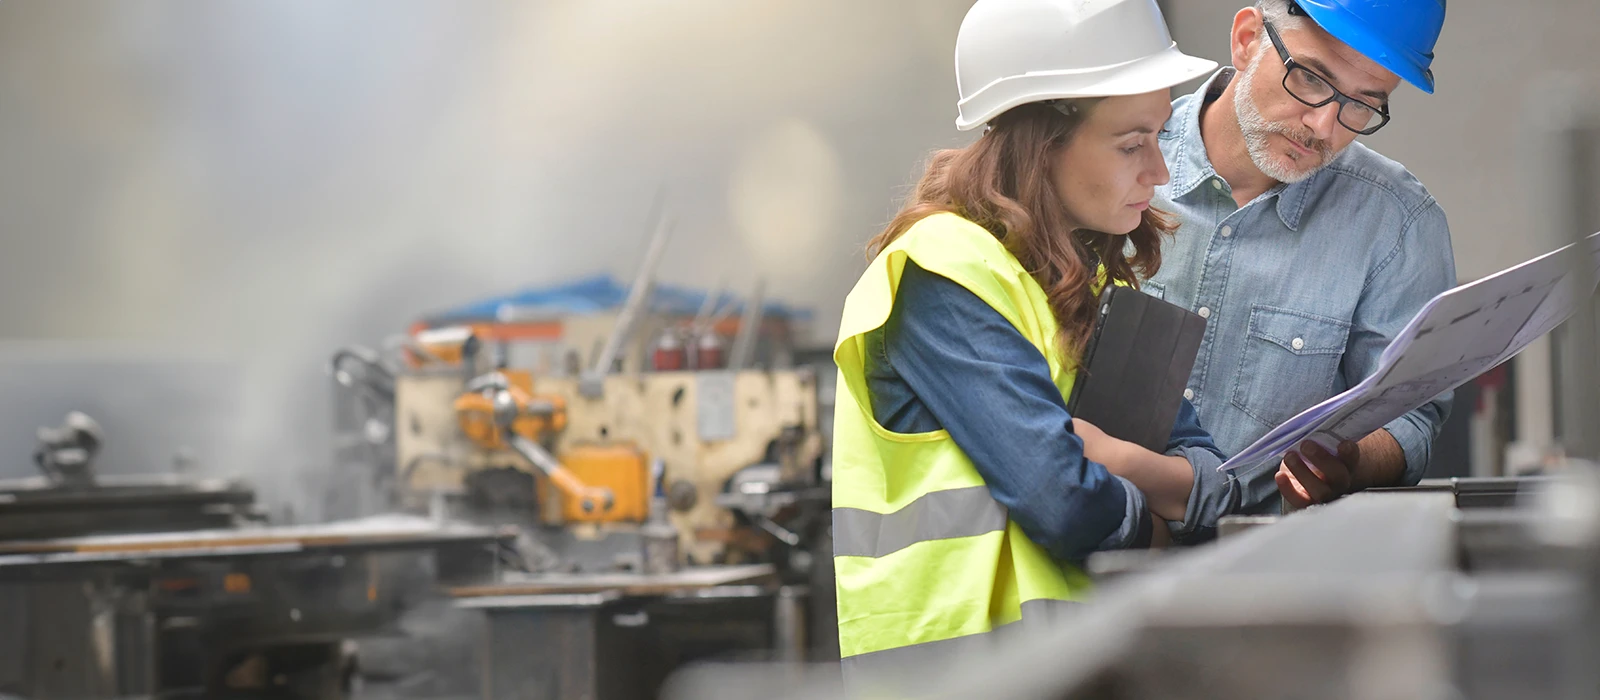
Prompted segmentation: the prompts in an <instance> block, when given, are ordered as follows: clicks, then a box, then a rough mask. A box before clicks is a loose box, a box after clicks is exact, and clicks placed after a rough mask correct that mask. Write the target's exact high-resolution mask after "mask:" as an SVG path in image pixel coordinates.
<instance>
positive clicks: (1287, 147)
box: [1233, 15, 1400, 182]
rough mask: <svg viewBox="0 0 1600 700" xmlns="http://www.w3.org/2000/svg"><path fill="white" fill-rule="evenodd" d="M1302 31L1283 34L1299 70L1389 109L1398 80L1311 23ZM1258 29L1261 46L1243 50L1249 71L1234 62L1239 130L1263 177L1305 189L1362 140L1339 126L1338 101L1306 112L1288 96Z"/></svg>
mask: <svg viewBox="0 0 1600 700" xmlns="http://www.w3.org/2000/svg"><path fill="white" fill-rule="evenodd" d="M1258 17H1259V15H1258ZM1299 25H1300V26H1296V27H1292V28H1286V27H1277V29H1278V30H1279V34H1280V35H1281V36H1282V38H1283V43H1284V46H1283V48H1284V49H1286V50H1287V51H1288V52H1289V55H1290V56H1292V57H1293V58H1294V60H1295V62H1296V63H1299V64H1300V65H1302V66H1304V67H1306V68H1309V69H1310V70H1312V71H1314V72H1315V73H1316V74H1317V75H1319V76H1321V77H1322V78H1323V79H1325V80H1327V81H1328V83H1329V84H1331V85H1333V87H1334V88H1336V89H1337V90H1339V91H1340V92H1342V93H1344V94H1346V95H1348V96H1350V97H1353V98H1355V99H1358V100H1361V101H1362V102H1365V103H1366V104H1367V105H1369V106H1372V107H1384V106H1387V104H1388V102H1389V94H1390V93H1391V92H1393V91H1394V89H1395V88H1396V87H1398V86H1399V85H1400V78H1399V76H1396V75H1395V74H1393V73H1390V72H1389V71H1388V70H1386V69H1385V68H1383V67H1382V66H1379V65H1378V64H1377V63H1375V62H1374V61H1372V60H1371V59H1369V58H1367V57H1365V56H1362V55H1361V54H1360V53H1357V52H1356V51H1355V50H1354V49H1351V48H1350V47H1348V46H1345V45H1344V44H1343V43H1341V42H1340V41H1339V40H1337V39H1334V38H1333V37H1332V36H1330V35H1329V34H1328V33H1327V32H1324V31H1322V30H1321V29H1320V28H1318V27H1317V26H1316V25H1314V24H1312V23H1311V21H1310V20H1309V19H1306V18H1300V22H1299ZM1236 26H1237V25H1236ZM1255 26H1256V32H1255V35H1256V38H1255V41H1254V42H1252V43H1251V44H1249V45H1248V47H1247V48H1245V51H1246V55H1248V56H1249V59H1248V63H1247V64H1245V65H1244V66H1242V67H1241V66H1238V63H1239V60H1238V57H1237V55H1236V58H1235V66H1236V67H1238V68H1239V75H1238V76H1237V77H1236V78H1235V80H1236V81H1237V83H1238V84H1237V85H1235V87H1234V100H1233V104H1234V110H1235V111H1236V112H1237V113H1238V117H1239V128H1240V130H1241V131H1242V132H1243V133H1244V140H1245V146H1246V147H1247V148H1248V149H1249V151H1250V159H1251V160H1252V161H1254V162H1255V165H1256V167H1257V168H1258V169H1260V170H1261V172H1263V173H1265V174H1266V175H1267V176H1268V177H1270V178H1272V179H1274V180H1277V181H1279V182H1299V181H1300V180H1304V179H1306V178H1308V177H1310V176H1311V174H1312V173H1315V172H1316V171H1317V170H1318V169H1320V168H1321V167H1323V166H1325V165H1327V164H1328V163H1329V162H1331V161H1332V160H1333V158H1334V157H1335V156H1337V155H1338V154H1339V153H1340V152H1341V151H1343V150H1344V149H1345V148H1346V147H1347V146H1349V145H1350V144H1351V142H1353V141H1355V140H1356V136H1357V134H1356V132H1354V131H1351V130H1349V129H1346V128H1345V127H1344V126H1343V125H1341V124H1340V123H1339V102H1338V101H1333V102H1329V103H1328V104H1325V105H1323V106H1321V107H1316V108H1312V107H1307V106H1306V105H1305V104H1304V103H1302V102H1301V101H1299V100H1297V99H1295V98H1294V96H1292V95H1290V94H1289V93H1288V91H1286V90H1284V87H1283V78H1284V73H1285V72H1286V70H1287V69H1286V68H1285V67H1284V65H1283V62H1282V61H1281V60H1279V58H1278V52H1277V51H1276V50H1274V49H1273V47H1272V43H1271V41H1270V39H1268V37H1267V34H1266V32H1265V31H1264V30H1263V29H1262V28H1261V23H1260V20H1259V18H1258V19H1257V20H1256V21H1255ZM1274 26H1276V24H1275V25H1274ZM1236 36H1238V35H1237V34H1236Z"/></svg>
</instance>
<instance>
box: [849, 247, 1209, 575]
mask: <svg viewBox="0 0 1600 700" xmlns="http://www.w3.org/2000/svg"><path fill="white" fill-rule="evenodd" d="M865 342H866V346H867V352H866V367H865V370H866V379H867V392H868V394H869V396H870V399H871V403H872V413H873V417H874V418H875V419H876V420H877V421H878V423H879V424H880V425H882V426H883V427H885V428H887V429H889V430H891V431H894V432H897V433H921V432H930V431H934V430H939V429H940V428H941V427H942V428H945V429H947V430H948V431H949V433H950V437H951V439H952V440H954V441H955V443H956V445H957V446H958V447H960V448H961V450H962V452H964V453H966V455H967V457H968V458H969V459H971V460H972V463H973V466H974V467H976V468H977V470H978V472H979V473H980V474H982V475H983V480H984V483H985V484H987V485H988V486H989V491H990V493H992V494H993V495H994V498H995V500H996V501H999V502H1000V504H1001V505H1003V506H1005V507H1006V509H1007V512H1008V513H1009V515H1010V517H1011V519H1012V520H1013V521H1015V522H1016V523H1017V525H1018V526H1019V527H1021V528H1022V531H1023V533H1025V534H1026V535H1027V536H1028V538H1029V539H1032V540H1033V541H1034V542H1036V543H1038V544H1039V545H1040V546H1043V547H1044V548H1045V549H1046V550H1048V551H1049V552H1050V553H1051V554H1052V555H1053V556H1055V557H1056V558H1057V559H1061V560H1063V561H1072V562H1081V561H1082V560H1083V559H1084V558H1086V557H1088V555H1089V554H1090V553H1091V552H1093V551H1094V550H1097V549H1119V548H1126V547H1136V546H1146V545H1148V543H1149V541H1150V516H1149V511H1148V510H1147V507H1146V504H1145V499H1144V494H1143V493H1142V492H1140V491H1139V489H1138V488H1137V487H1135V486H1134V485H1133V484H1132V483H1131V482H1129V481H1127V480H1126V479H1123V478H1122V477H1118V476H1115V475H1112V474H1111V473H1110V472H1108V471H1106V468H1105V467H1104V466H1103V465H1101V464H1098V463H1096V462H1093V461H1090V460H1088V459H1086V458H1085V457H1084V455H1083V441H1082V439H1080V438H1079V437H1078V436H1077V435H1076V434H1074V433H1073V430H1072V416H1070V415H1068V414H1067V406H1066V402H1065V401H1064V400H1063V399H1062V397H1061V390H1060V389H1058V388H1057V387H1056V385H1055V383H1054V382H1053V381H1051V379H1050V366H1049V365H1048V364H1047V363H1046V362H1045V358H1044V356H1043V355H1041V354H1040V353H1039V350H1038V348H1036V347H1035V346H1034V345H1033V344H1032V343H1030V342H1028V339H1027V338H1025V337H1023V335H1022V333H1021V332H1019V331H1018V330H1017V329H1016V327H1015V326H1012V325H1011V322H1010V321H1007V320H1006V318H1005V317H1004V316H1002V315H1000V312H998V311H996V310H994V308H993V307H990V306H989V305H988V304H987V303H985V302H984V301H983V300H982V299H979V298H978V297H977V295H975V294H973V293H972V292H971V291H968V290H967V289H966V288H965V287H962V286H961V285H959V284H957V283H955V282H952V281H950V280H948V279H945V278H943V277H940V276H939V275H936V274H934V273H931V272H927V271H925V270H923V269H922V268H920V267H918V266H917V265H916V264H915V263H912V262H909V261H908V262H907V263H906V267H905V270H904V272H903V273H902V274H901V277H900V284H899V288H898V290H897V292H896V294H895V300H894V311H893V313H891V314H890V316H889V320H888V321H887V322H886V323H885V324H884V326H883V327H881V328H879V329H878V330H875V331H873V332H871V333H869V334H867V336H866V338H865ZM1167 453H1168V454H1173V455H1181V456H1183V457H1185V458H1186V459H1188V460H1189V461H1190V462H1191V463H1193V464H1194V466H1195V469H1199V470H1211V471H1215V470H1216V468H1217V466H1219V465H1221V464H1222V453H1221V452H1219V451H1218V450H1217V448H1216V446H1215V445H1214V444H1213V443H1212V441H1211V436H1209V435H1207V434H1206V432H1205V431H1204V430H1201V429H1200V425H1199V422H1198V418H1197V417H1196V415H1195V412H1194V408H1193V407H1192V406H1190V405H1189V403H1188V402H1187V401H1185V402H1184V403H1183V406H1182V408H1181V410H1180V411H1179V413H1178V418H1177V420H1176V422H1175V424H1174V425H1173V429H1172V437H1171V438H1170V440H1169V442H1168V445H1167Z"/></svg>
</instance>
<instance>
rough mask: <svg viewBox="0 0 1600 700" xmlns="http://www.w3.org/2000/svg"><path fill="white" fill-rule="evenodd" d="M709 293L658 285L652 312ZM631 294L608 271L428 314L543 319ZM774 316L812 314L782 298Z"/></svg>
mask: <svg viewBox="0 0 1600 700" xmlns="http://www.w3.org/2000/svg"><path fill="white" fill-rule="evenodd" d="M708 295H710V292H709V291H706V290H700V289H689V288H687V287H676V286H673V285H668V284H657V285H656V287H655V291H654V293H652V294H651V295H650V309H651V312H652V313H655V314H661V315H677V316H693V315H695V313H697V312H698V311H699V310H700V305H701V304H703V303H704V302H705V300H706V297H707V296H708ZM627 298H628V287H627V285H625V284H622V283H620V282H618V281H617V280H616V278H614V277H612V276H611V275H608V274H599V275H594V276H592V277H585V278H583V279H580V280H577V281H574V282H568V283H565V284H559V285H555V286H551V287H532V288H528V289H523V290H522V291H519V292H515V293H513V294H509V295H505V296H497V297H491V298H488V299H483V300H481V301H475V302H472V303H469V304H463V305H461V306H458V307H456V308H453V309H449V310H447V311H444V312H441V313H437V314H433V315H431V316H429V320H430V322H431V324H432V325H438V324H443V323H460V322H466V321H490V320H494V321H509V320H513V319H530V318H539V317H552V318H553V317H559V316H571V315H581V314H594V313H603V312H607V311H615V310H619V309H621V308H622V304H623V302H624V301H626V300H627ZM718 306H719V307H720V308H719V312H718V313H726V312H727V310H728V309H729V308H730V307H731V308H732V309H733V311H732V313H733V314H739V313H742V312H743V310H744V302H743V301H741V300H739V299H738V298H736V297H735V296H733V295H732V294H728V293H723V294H722V295H721V298H720V299H718ZM765 307H766V309H765V314H766V316H767V317H769V318H784V319H790V320H805V319H807V318H809V317H810V316H811V312H810V311H809V310H806V309H797V308H794V307H791V306H788V305H785V304H781V303H777V302H767V303H766V304H765Z"/></svg>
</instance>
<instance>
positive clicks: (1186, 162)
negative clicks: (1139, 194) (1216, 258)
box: [1162, 68, 1322, 231]
mask: <svg viewBox="0 0 1600 700" xmlns="http://www.w3.org/2000/svg"><path fill="white" fill-rule="evenodd" d="M1234 73H1235V71H1234V69H1232V68H1222V69H1221V70H1218V71H1217V72H1216V73H1213V74H1212V75H1211V77H1210V78H1207V79H1206V81H1205V82H1204V83H1202V84H1201V85H1200V87H1199V88H1198V89H1196V90H1195V91H1194V92H1193V93H1191V94H1190V95H1189V96H1188V97H1187V99H1180V100H1179V105H1178V109H1177V110H1175V111H1174V112H1173V113H1172V117H1171V118H1170V119H1168V120H1167V124H1166V127H1165V128H1164V129H1163V131H1164V133H1163V135H1162V136H1163V138H1166V139H1172V140H1173V141H1174V143H1175V145H1174V146H1173V148H1172V149H1171V153H1172V156H1171V158H1170V159H1169V161H1168V163H1167V169H1168V171H1169V172H1170V174H1171V177H1172V198H1173V199H1174V200H1176V199H1179V198H1182V197H1186V196H1188V195H1189V194H1190V193H1192V192H1194V191H1195V190H1196V189H1198V188H1199V187H1200V186H1201V185H1204V184H1206V183H1207V182H1209V181H1211V180H1212V179H1216V180H1222V178H1221V176H1219V175H1217V170H1216V168H1213V167H1212V166H1211V157H1210V156H1209V155H1207V154H1206V144H1205V141H1204V140H1203V139H1202V138H1201V135H1200V108H1201V107H1203V106H1204V105H1206V104H1207V103H1210V102H1213V101H1215V100H1216V99H1217V98H1218V97H1220V96H1221V95H1222V91H1223V90H1225V89H1226V88H1227V87H1228V83H1229V82H1231V81H1232V80H1233V76H1234ZM1321 177H1322V171H1321V170H1318V171H1317V172H1316V173H1313V174H1312V175H1311V177H1308V178H1306V179H1304V180H1301V181H1300V182H1296V183H1293V184H1289V185H1282V184H1280V185H1277V186H1275V187H1273V188H1272V189H1270V190H1267V193H1266V196H1268V197H1276V198H1277V202H1276V204H1277V207H1276V209H1277V210H1278V218H1279V219H1282V220H1283V225H1284V226H1287V227H1288V228H1289V230H1291V231H1296V230H1299V228H1300V216H1301V214H1303V213H1304V212H1305V205H1306V200H1308V199H1309V198H1310V195H1311V191H1312V188H1313V187H1314V183H1315V182H1316V181H1317V180H1318V179H1319V178H1321ZM1224 184H1226V183H1225V182H1224Z"/></svg>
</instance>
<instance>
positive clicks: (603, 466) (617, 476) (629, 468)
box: [538, 443, 650, 523]
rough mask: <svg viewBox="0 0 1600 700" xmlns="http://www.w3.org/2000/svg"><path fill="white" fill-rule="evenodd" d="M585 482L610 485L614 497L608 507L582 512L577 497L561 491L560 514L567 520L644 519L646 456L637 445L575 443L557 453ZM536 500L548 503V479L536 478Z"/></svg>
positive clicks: (647, 475)
mask: <svg viewBox="0 0 1600 700" xmlns="http://www.w3.org/2000/svg"><path fill="white" fill-rule="evenodd" d="M558 458H559V459H560V460H561V464H562V466H564V467H566V468H567V471H568V472H571V473H572V475H573V476H574V477H577V479H578V481H581V482H583V484H584V485H585V486H589V487H599V488H607V489H611V494H612V496H613V497H614V499H615V502H614V505H613V506H612V507H611V510H609V511H603V512H602V511H601V510H600V509H595V511H594V512H592V513H586V512H584V510H583V507H582V506H581V505H580V504H579V502H578V499H577V498H575V497H573V496H572V495H571V494H568V493H564V492H563V493H562V494H561V517H562V519H564V520H566V521H567V522H587V523H599V522H644V520H645V518H646V517H648V516H649V515H650V468H649V459H648V458H647V457H646V456H645V453H644V452H643V451H642V450H640V449H639V448H638V447H637V446H634V445H631V444H625V443H617V444H608V445H576V446H573V447H571V448H569V449H567V451H565V452H563V453H561V454H560V455H558ZM538 483H539V502H540V503H549V502H550V501H549V499H548V497H547V496H548V494H549V489H551V488H554V487H553V486H552V485H551V484H550V480H549V479H545V478H540V479H539V481H538Z"/></svg>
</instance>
